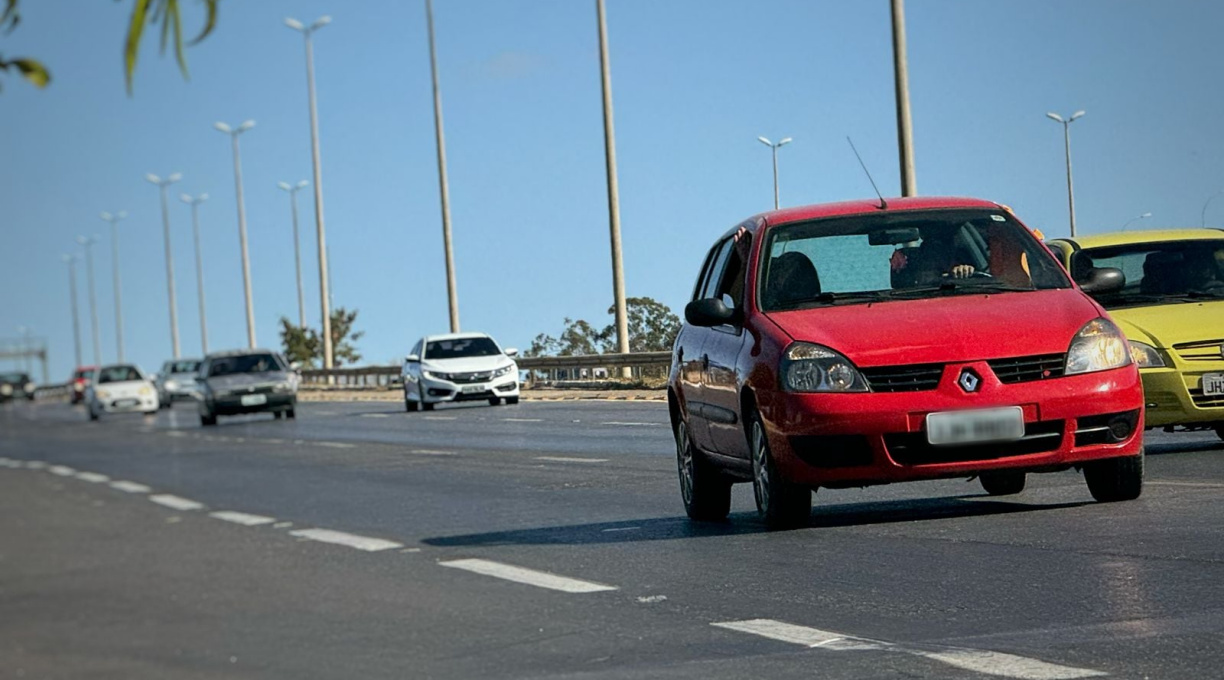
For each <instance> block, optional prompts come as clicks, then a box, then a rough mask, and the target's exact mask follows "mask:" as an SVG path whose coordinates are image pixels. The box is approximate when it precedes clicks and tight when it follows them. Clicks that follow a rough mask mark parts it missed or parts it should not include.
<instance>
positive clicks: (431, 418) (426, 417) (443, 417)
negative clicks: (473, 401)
mask: <svg viewBox="0 0 1224 680" xmlns="http://www.w3.org/2000/svg"><path fill="white" fill-rule="evenodd" d="M423 417H424V419H425V420H455V419H456V418H457V417H458V416H423Z"/></svg>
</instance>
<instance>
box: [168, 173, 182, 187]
mask: <svg viewBox="0 0 1224 680" xmlns="http://www.w3.org/2000/svg"><path fill="white" fill-rule="evenodd" d="M180 179H183V173H181V172H176V173H174V174H172V175H170V176H169V177H167V178H166V183H167V184H174V183H175V182H177V181H179V180H180Z"/></svg>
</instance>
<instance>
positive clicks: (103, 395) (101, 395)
mask: <svg viewBox="0 0 1224 680" xmlns="http://www.w3.org/2000/svg"><path fill="white" fill-rule="evenodd" d="M97 395H98V398H99V399H110V392H107V391H106V390H98V391H97Z"/></svg>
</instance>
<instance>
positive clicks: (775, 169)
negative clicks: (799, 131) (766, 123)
mask: <svg viewBox="0 0 1224 680" xmlns="http://www.w3.org/2000/svg"><path fill="white" fill-rule="evenodd" d="M757 140H758V141H760V142H761V143H762V144H764V145H765V146H768V147H769V148H770V150H771V151H773V173H774V175H773V177H774V210H777V209H778V205H779V204H778V149H779V148H781V147H783V146H786V145H787V144H790V143H791V138H790V137H787V138H785V139H783V140H782V141H780V142H778V143H777V144H774V143H773V142H771V141H769V140H768V139H766V138H764V137H757Z"/></svg>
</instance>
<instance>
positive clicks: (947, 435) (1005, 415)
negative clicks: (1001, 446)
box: [926, 406, 1024, 446]
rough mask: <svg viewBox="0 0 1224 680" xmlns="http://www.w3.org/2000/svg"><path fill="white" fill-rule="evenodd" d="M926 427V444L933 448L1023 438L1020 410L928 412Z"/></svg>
mask: <svg viewBox="0 0 1224 680" xmlns="http://www.w3.org/2000/svg"><path fill="white" fill-rule="evenodd" d="M926 428H927V442H929V443H930V444H932V445H934V446H941V445H947V444H974V443H979V442H1002V441H1012V440H1016V439H1020V438H1021V437H1023V436H1024V410H1023V409H1021V408H1020V407H1019V406H1009V407H1007V408H993V409H983V410H980V411H951V412H947V413H931V414H929V415H927V417H926Z"/></svg>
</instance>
